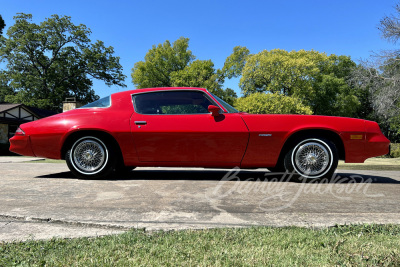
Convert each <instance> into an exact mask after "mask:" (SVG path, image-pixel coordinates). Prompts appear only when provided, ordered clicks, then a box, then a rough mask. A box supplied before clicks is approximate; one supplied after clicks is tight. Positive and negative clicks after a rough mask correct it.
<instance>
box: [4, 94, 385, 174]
mask: <svg viewBox="0 0 400 267" xmlns="http://www.w3.org/2000/svg"><path fill="white" fill-rule="evenodd" d="M10 143H11V146H10V150H11V151H12V152H15V153H18V154H21V155H25V156H35V157H44V158H51V159H65V160H66V162H67V165H68V167H69V168H70V170H71V171H72V173H74V174H75V175H76V176H77V177H80V178H103V177H107V176H109V175H110V174H111V173H113V172H114V171H116V170H124V169H132V168H134V167H137V166H168V167H173V166H175V167H176V166H179V167H211V168H214V167H218V168H232V167H236V166H238V167H240V168H259V167H266V168H268V169H270V170H271V171H279V172H280V171H285V170H287V171H290V172H293V171H294V172H295V173H297V174H298V175H300V176H303V177H305V178H321V177H331V176H332V175H333V172H334V171H335V169H336V167H337V164H338V160H339V159H342V160H345V162H359V163H361V162H364V161H365V159H367V158H370V157H375V156H380V155H384V154H387V153H388V147H389V140H388V139H387V138H386V137H385V136H384V135H383V134H382V132H381V130H380V128H379V126H378V124H377V123H376V122H372V121H367V120H360V119H353V118H342V117H328V116H314V115H276V114H271V115H254V114H247V113H241V112H239V111H237V110H236V109H234V108H233V107H231V106H230V105H228V104H227V103H225V102H224V101H222V100H221V99H220V98H218V97H216V96H215V95H213V94H211V93H210V92H208V91H207V90H206V89H200V88H151V89H139V90H132V91H125V92H120V93H115V94H112V95H111V96H108V97H105V98H102V99H100V100H97V101H95V102H93V103H91V104H88V105H86V106H83V107H81V108H79V109H75V110H71V111H68V112H65V113H61V114H58V115H55V116H51V117H48V118H45V119H41V120H38V121H34V122H29V123H25V124H22V125H21V126H20V128H19V129H18V130H17V132H16V133H15V136H14V137H12V138H11V139H10Z"/></svg>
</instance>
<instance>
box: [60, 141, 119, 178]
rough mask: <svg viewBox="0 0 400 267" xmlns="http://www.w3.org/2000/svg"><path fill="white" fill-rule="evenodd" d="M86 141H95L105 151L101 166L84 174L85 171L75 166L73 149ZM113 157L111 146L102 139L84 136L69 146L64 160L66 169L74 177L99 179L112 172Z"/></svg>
mask: <svg viewBox="0 0 400 267" xmlns="http://www.w3.org/2000/svg"><path fill="white" fill-rule="evenodd" d="M87 140H93V141H96V142H97V143H99V144H100V145H101V146H102V148H103V149H104V151H105V159H104V162H103V164H102V166H101V167H100V168H98V169H96V170H95V171H93V172H86V171H84V170H82V169H80V168H79V167H77V166H76V163H75V161H74V159H73V157H74V151H75V148H76V147H77V146H78V145H79V144H80V143H81V142H82V141H87ZM113 155H114V150H113V148H112V146H111V145H109V144H108V143H107V142H105V141H103V140H102V139H100V138H98V137H95V136H84V137H81V138H79V139H77V140H76V141H74V142H73V145H72V146H71V148H70V149H69V150H68V151H67V153H66V155H65V159H66V162H67V166H68V168H69V169H70V170H71V172H72V173H73V174H74V175H75V176H77V177H79V178H83V179H100V178H105V177H107V176H108V175H109V174H111V172H112V171H113V169H114V166H115V157H114V156H113Z"/></svg>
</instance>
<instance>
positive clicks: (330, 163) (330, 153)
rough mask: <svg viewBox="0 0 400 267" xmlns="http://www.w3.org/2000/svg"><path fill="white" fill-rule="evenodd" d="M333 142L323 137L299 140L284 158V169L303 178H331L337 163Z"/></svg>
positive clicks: (336, 153) (337, 157)
mask: <svg viewBox="0 0 400 267" xmlns="http://www.w3.org/2000/svg"><path fill="white" fill-rule="evenodd" d="M338 159H339V156H338V152H337V149H336V146H335V144H334V143H333V142H332V141H330V140H328V139H324V138H309V139H304V140H301V141H299V142H298V143H297V144H296V145H294V146H293V147H292V149H290V150H289V151H288V152H287V153H286V155H285V158H284V166H285V169H286V171H288V172H294V173H295V174H296V175H300V176H302V177H304V178H310V179H316V178H331V177H332V175H333V173H334V172H335V169H336V167H337V164H338Z"/></svg>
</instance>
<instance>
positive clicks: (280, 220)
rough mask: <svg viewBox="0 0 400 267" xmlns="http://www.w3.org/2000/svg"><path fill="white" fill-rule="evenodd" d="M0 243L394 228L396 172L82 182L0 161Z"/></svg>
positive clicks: (234, 173) (162, 175)
mask: <svg viewBox="0 0 400 267" xmlns="http://www.w3.org/2000/svg"><path fill="white" fill-rule="evenodd" d="M0 169H1V172H0V188H1V191H0V201H1V205H0V240H1V241H12V240H26V239H44V238H51V237H80V236H99V235H106V234H114V233H119V232H122V231H126V230H127V229H130V228H146V229H147V230H159V229H163V230H170V229H187V228H193V229H198V228H208V227H225V226H227V227H247V226H257V225H267V226H287V225H296V226H307V227H321V226H332V225H335V224H350V223H400V194H399V192H400V172H398V171H341V170H338V171H337V177H336V178H335V180H334V181H333V182H332V183H327V181H320V182H319V183H315V182H304V181H302V180H294V179H290V177H288V176H286V175H283V176H282V175H279V174H276V173H270V172H268V171H267V170H266V169H257V170H242V171H240V170H220V169H218V170H217V169H198V168H197V169H188V168H137V169H136V170H134V171H132V172H131V173H129V174H127V175H125V176H123V177H116V178H115V179H113V180H80V179H77V178H75V177H73V175H72V174H71V173H70V172H69V171H68V168H67V167H66V165H65V164H57V163H31V162H29V163H21V162H10V161H4V160H3V163H2V161H1V160H0Z"/></svg>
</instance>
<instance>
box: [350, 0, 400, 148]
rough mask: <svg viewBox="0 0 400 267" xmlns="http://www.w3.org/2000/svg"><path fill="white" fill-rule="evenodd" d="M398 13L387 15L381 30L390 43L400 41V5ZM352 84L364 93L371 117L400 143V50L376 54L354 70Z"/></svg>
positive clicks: (380, 26) (367, 112)
mask: <svg viewBox="0 0 400 267" xmlns="http://www.w3.org/2000/svg"><path fill="white" fill-rule="evenodd" d="M395 11H396V12H395V14H392V15H388V16H384V17H383V18H382V20H381V21H380V24H379V26H378V29H379V30H380V31H381V35H382V37H383V38H384V39H386V40H387V41H388V42H391V43H393V44H397V43H398V41H399V38H400V5H397V6H396V7H395ZM352 83H353V84H355V85H356V86H358V87H359V88H360V92H363V97H364V102H365V104H364V106H366V107H367V109H366V112H365V114H362V115H366V116H368V117H367V118H371V119H373V120H377V121H378V122H379V124H380V126H381V129H382V130H383V132H384V133H385V135H386V136H388V138H389V139H390V140H391V141H392V142H395V141H397V142H398V141H399V140H400V86H399V83H400V49H394V50H386V51H381V52H379V53H375V54H374V55H373V56H372V57H371V58H370V59H368V60H364V61H362V62H361V64H360V65H359V66H358V67H357V68H356V69H354V71H353V73H352Z"/></svg>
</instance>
